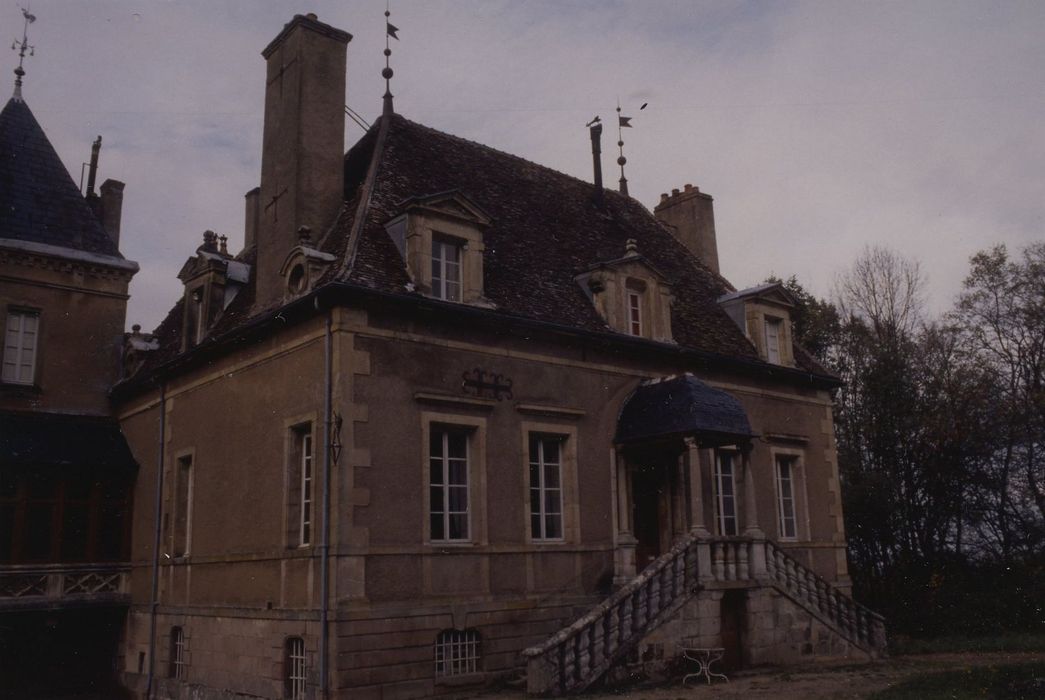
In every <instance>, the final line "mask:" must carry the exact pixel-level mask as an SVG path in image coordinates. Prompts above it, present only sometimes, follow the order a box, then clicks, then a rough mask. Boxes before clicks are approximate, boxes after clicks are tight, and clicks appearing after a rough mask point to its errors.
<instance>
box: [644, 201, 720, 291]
mask: <svg viewBox="0 0 1045 700" xmlns="http://www.w3.org/2000/svg"><path fill="white" fill-rule="evenodd" d="M713 201H714V200H712V198H711V195H708V194H704V193H703V192H701V191H700V190H699V189H698V188H696V187H694V186H693V185H686V186H685V188H683V190H682V191H681V192H679V191H678V190H672V191H671V195H670V196H669V195H667V194H662V195H661V196H660V204H658V205H657V206H656V207H655V208H654V209H653V214H654V216H656V217H657V219H658V220H659V221H661V222H663V223H665V224H667V225H668V227H669V228H670V229H671V232H672V233H673V234H675V238H677V239H679V241H680V242H681V243H682V245H684V246H686V247H687V248H689V250H690V252H692V253H693V254H694V255H696V256H697V257H698V258H700V260H701V261H702V262H703V263H704V264H705V265H707V266H708V267H710V268H711V269H712V270H714V271H715V272H718V243H717V242H716V241H715V211H714V209H713V207H712V202H713Z"/></svg>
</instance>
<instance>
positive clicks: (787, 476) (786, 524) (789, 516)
mask: <svg viewBox="0 0 1045 700" xmlns="http://www.w3.org/2000/svg"><path fill="white" fill-rule="evenodd" d="M794 463H795V458H794V457H784V456H778V457H777V459H776V469H777V473H776V476H777V499H778V505H779V511H780V537H781V539H794V538H795V537H797V535H798V531H797V528H796V526H795V485H794V468H793V467H794Z"/></svg>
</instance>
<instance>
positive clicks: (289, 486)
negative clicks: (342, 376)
mask: <svg viewBox="0 0 1045 700" xmlns="http://www.w3.org/2000/svg"><path fill="white" fill-rule="evenodd" d="M316 426H317V421H316V415H315V414H308V415H304V416H295V417H293V418H292V419H290V420H286V421H284V429H285V432H284V436H285V437H284V455H285V457H284V462H285V464H286V466H285V477H284V479H285V488H284V494H285V496H284V509H285V528H284V531H285V533H286V546H287V547H288V548H290V549H305V548H308V547H311V546H313V545H314V544H315V537H316V525H317V518H316V484H317V481H318V480H317V471H316V466H317V465H316V458H317V456H319V455H318V454H317V451H316V445H317V437H318V436H317V435H316ZM306 446H308V447H309V448H310V454H309V455H308V461H307V462H306V451H305V449H306ZM306 466H308V467H309V468H310V478H309V479H306V474H307V473H309V472H308V471H307V470H306ZM306 505H307V506H308V510H309V521H308V523H307V525H308V533H307V537H306V533H305V525H306V523H305V510H306V509H305V506H306Z"/></svg>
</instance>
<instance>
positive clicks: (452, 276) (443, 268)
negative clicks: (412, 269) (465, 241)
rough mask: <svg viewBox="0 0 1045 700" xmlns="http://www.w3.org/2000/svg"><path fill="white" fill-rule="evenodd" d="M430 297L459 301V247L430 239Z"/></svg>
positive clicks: (447, 242)
mask: <svg viewBox="0 0 1045 700" xmlns="http://www.w3.org/2000/svg"><path fill="white" fill-rule="evenodd" d="M432 296H434V297H436V298H437V299H445V300H447V301H460V300H461V245H460V244H457V243H451V242H449V241H445V240H438V239H435V238H433V239H432Z"/></svg>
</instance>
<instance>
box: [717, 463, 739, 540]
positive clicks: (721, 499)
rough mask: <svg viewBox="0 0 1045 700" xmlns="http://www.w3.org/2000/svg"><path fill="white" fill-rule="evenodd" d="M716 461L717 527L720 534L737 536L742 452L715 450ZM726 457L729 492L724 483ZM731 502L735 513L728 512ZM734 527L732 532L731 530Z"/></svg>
mask: <svg viewBox="0 0 1045 700" xmlns="http://www.w3.org/2000/svg"><path fill="white" fill-rule="evenodd" d="M714 456H715V461H714V469H713V481H714V490H715V527H716V528H717V530H718V534H719V535H722V536H723V537H735V536H736V535H738V534H739V533H740V523H739V519H738V515H739V514H738V512H737V458H738V457H739V456H740V453H739V452H737V451H734V450H724V449H719V450H715V452H714ZM724 457H728V458H729V474H728V479H729V482H728V483H729V485H730V489H729V491H730V492H729V493H728V494H727V493H725V492H724V491H725V490H724V489H723V488H722V487H723V484H724V483H726V481H725V479H726V478H727V475H726V474H725V473H724V472H723V469H722V460H723V458H724ZM727 501H728V502H730V503H731V505H732V506H733V508H732V510H733V514H732V515H727V514H726V502H727ZM730 521H732V528H730V527H729V524H730ZM730 529H732V532H730Z"/></svg>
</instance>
